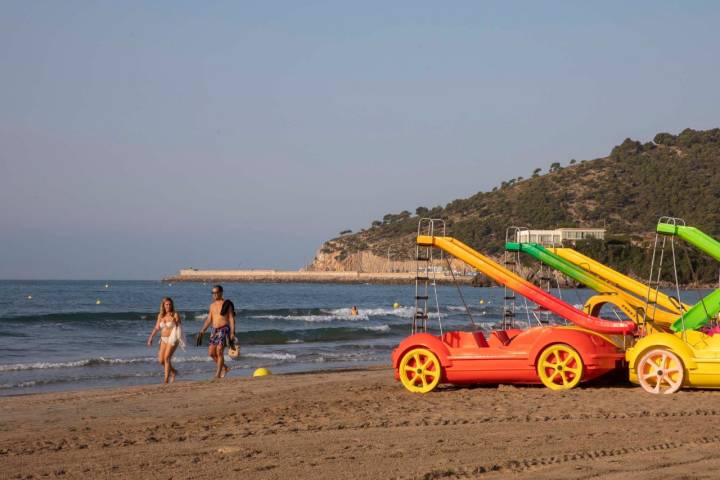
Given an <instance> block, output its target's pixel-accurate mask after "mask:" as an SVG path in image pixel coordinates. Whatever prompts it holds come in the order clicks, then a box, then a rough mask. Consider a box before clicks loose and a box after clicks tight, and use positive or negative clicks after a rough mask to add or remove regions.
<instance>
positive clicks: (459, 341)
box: [442, 331, 489, 348]
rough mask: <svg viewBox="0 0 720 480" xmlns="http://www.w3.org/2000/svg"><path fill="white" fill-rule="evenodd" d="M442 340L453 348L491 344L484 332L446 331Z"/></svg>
mask: <svg viewBox="0 0 720 480" xmlns="http://www.w3.org/2000/svg"><path fill="white" fill-rule="evenodd" d="M442 340H443V342H445V343H446V344H448V346H450V347H453V348H467V347H475V348H477V347H488V346H489V345H488V343H487V340H485V335H483V333H482V332H457V331H454V332H445V334H444V335H443V337H442Z"/></svg>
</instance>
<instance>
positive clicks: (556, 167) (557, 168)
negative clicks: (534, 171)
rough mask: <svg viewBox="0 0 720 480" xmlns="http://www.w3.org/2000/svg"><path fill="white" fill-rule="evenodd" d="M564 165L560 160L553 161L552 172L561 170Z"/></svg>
mask: <svg viewBox="0 0 720 480" xmlns="http://www.w3.org/2000/svg"><path fill="white" fill-rule="evenodd" d="M561 169H562V167H561V166H560V162H553V163H551V164H550V170H549V171H550V173H554V172H557V171H560V170H561Z"/></svg>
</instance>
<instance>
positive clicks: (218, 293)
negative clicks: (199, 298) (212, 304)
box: [210, 290, 220, 295]
mask: <svg viewBox="0 0 720 480" xmlns="http://www.w3.org/2000/svg"><path fill="white" fill-rule="evenodd" d="M210 293H212V294H213V295H220V292H216V291H215V290H213V291H212V292H210Z"/></svg>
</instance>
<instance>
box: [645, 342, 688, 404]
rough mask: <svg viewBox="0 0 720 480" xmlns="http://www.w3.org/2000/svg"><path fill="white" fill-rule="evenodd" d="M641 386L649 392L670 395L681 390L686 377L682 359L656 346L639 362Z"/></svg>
mask: <svg viewBox="0 0 720 480" xmlns="http://www.w3.org/2000/svg"><path fill="white" fill-rule="evenodd" d="M637 376H638V380H639V381H640V386H641V387H642V388H643V390H645V391H646V392H648V393H654V394H661V393H662V394H665V395H669V394H671V393H675V392H677V391H678V390H680V387H681V386H682V383H683V379H684V378H685V368H684V366H683V363H682V360H680V358H678V356H677V355H675V354H674V353H673V352H671V351H669V350H663V349H661V348H656V349H654V350H650V351H649V352H648V353H646V354H645V355H643V357H642V358H641V359H640V361H639V362H638V366H637Z"/></svg>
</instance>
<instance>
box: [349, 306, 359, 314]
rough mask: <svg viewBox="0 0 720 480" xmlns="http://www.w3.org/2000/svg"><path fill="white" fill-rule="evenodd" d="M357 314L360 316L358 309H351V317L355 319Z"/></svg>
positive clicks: (354, 307) (353, 307)
mask: <svg viewBox="0 0 720 480" xmlns="http://www.w3.org/2000/svg"><path fill="white" fill-rule="evenodd" d="M357 314H358V309H357V307H356V306H355V305H353V306H352V308H351V309H350V315H351V316H353V317H357Z"/></svg>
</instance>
